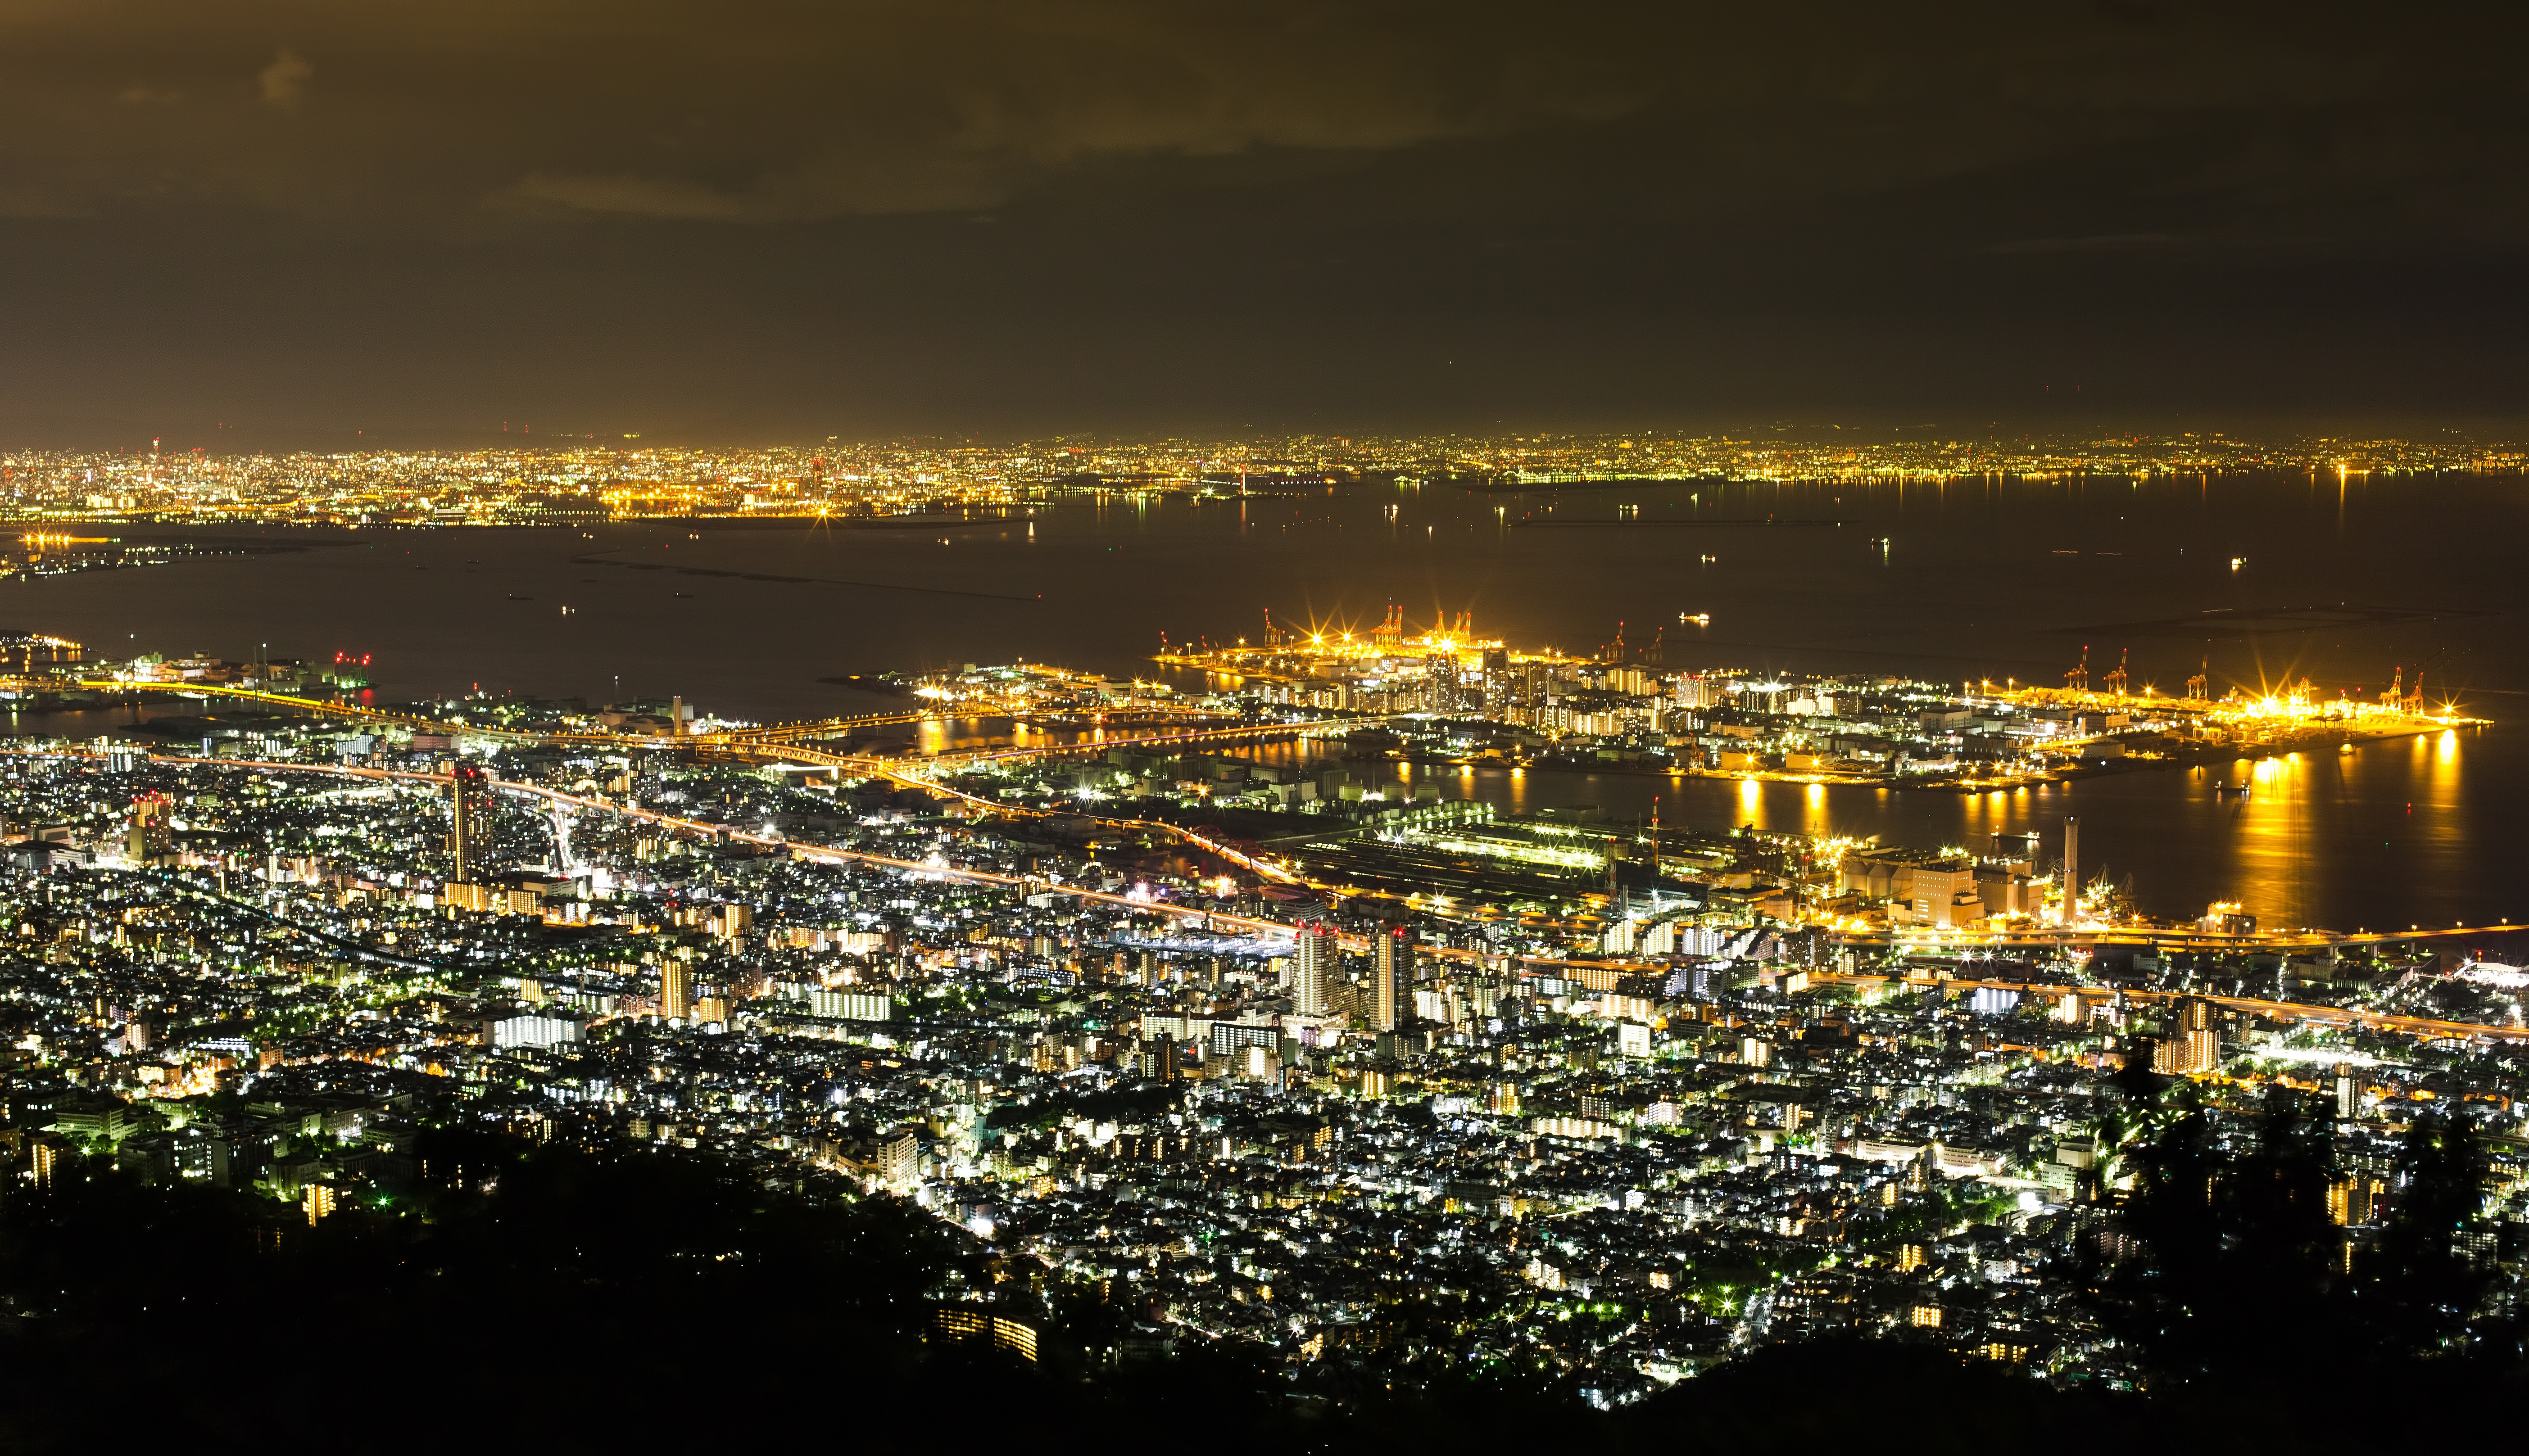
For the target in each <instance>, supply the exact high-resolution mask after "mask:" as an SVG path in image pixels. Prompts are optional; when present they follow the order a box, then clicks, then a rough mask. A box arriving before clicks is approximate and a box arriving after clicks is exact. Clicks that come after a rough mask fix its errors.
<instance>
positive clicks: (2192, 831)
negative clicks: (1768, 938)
mask: <svg viewBox="0 0 2529 1456" xmlns="http://www.w3.org/2000/svg"><path fill="white" fill-rule="evenodd" d="M2495 731H2497V730H2495V729H2472V730H2468V731H2463V732H2462V731H2451V732H2445V733H2441V734H2437V735H2433V736H2428V737H2417V738H2412V739H2406V740H2391V741H2387V742H2377V743H2371V744H2368V745H2364V746H2360V747H2357V748H2356V749H2355V750H2354V751H2352V752H2350V753H2338V752H2333V751H2314V752H2302V753H2297V754H2288V755H2282V756H2278V757H2273V758H2266V759H2240V760H2234V761H2233V762H2231V763H2227V764H2221V763H2217V764H2210V765H2206V766H2204V767H2202V768H2200V769H2173V770H2166V771H2151V770H2142V771H2135V772H2130V773H2125V774H2118V775H2113V776H2108V777H2102V778H2096V779H2084V780H2077V781H2074V782H2072V783H2063V784H2045V785H2040V786H2035V787H2022V788H2014V789H2009V790H1996V791H1992V792H1986V793H1972V794H1958V793H1947V792H1935V791H1928V790H1899V789H1889V788H1881V787H1876V786H1869V785H1858V784H1818V783H1790V782H1761V781H1757V780H1752V779H1722V778H1700V777H1696V778H1689V777H1683V776H1675V775H1666V776H1662V775H1635V774H1615V773H1585V772H1574V771H1559V770H1547V769H1531V770H1527V771H1524V772H1519V771H1505V770H1497V769H1480V768H1458V769H1448V768H1433V767H1427V766H1426V767H1422V768H1416V767H1414V766H1411V765H1375V764H1369V765H1366V764H1347V765H1345V767H1347V768H1349V769H1350V770H1351V771H1352V772H1353V774H1354V776H1355V778H1356V779H1357V780H1363V781H1366V782H1369V783H1371V784H1372V786H1378V785H1383V784H1397V785H1404V784H1407V783H1412V782H1429V783H1437V784H1438V785H1439V786H1440V791H1441V793H1442V795H1443V796H1444V797H1452V798H1479V799H1484V800H1487V801H1489V802H1491V803H1492V804H1493V805H1495V807H1496V808H1497V809H1498V810H1499V811H1500V812H1503V813H1510V814H1519V813H1531V812H1534V811H1536V810H1539V809H1545V808H1564V807H1569V806H1576V805H1585V804H1587V805H1596V806H1598V807H1599V808H1601V809H1603V810H1604V811H1605V822H1606V823H1609V824H1611V825H1625V826H1630V825H1634V824H1640V823H1647V822H1648V820H1649V817H1650V814H1651V808H1652V805H1653V804H1655V803H1656V804H1657V805H1658V810H1659V819H1660V823H1661V824H1662V825H1663V826H1666V827H1669V828H1691V829H1695V830H1700V831H1706V832H1715V833H1719V832H1727V831H1729V830H1731V829H1733V828H1736V827H1738V826H1741V825H1751V826H1753V827H1755V828H1757V829H1759V830H1767V831H1791V832H1801V833H1807V834H1814V835H1828V834H1833V835H1841V836H1851V837H1855V838H1862V837H1867V836H1874V835H1875V836H1879V837H1880V838H1881V840H1882V841H1883V842H1887V843H1893V844H1907V845H1912V846H1916V847H1921V848H1940V847H1944V846H1957V847H1961V848H1964V849H1967V850H1970V851H1973V852H1978V853H1988V852H1992V851H1993V850H1994V848H1995V844H1994V840H1995V836H2001V835H2019V834H2025V833H2028V832H2031V831H2034V832H2035V833H2036V834H2037V835H2038V836H2039V845H2040V849H2039V857H2040V859H2041V860H2042V861H2044V862H2046V863H2047V864H2048V865H2049V866H2050V867H2052V866H2053V865H2055V864H2057V863H2058V862H2060V860H2061V857H2062V853H2063V824H2064V818H2065V816H2066V815H2067V814H2077V815H2079V816H2080V819H2081V863H2082V875H2083V878H2084V879H2095V878H2096V877H2097V876H2099V875H2101V874H2105V875H2107V876H2108V877H2109V879H2110V880H2111V882H2113V883H2117V884H2123V883H2125V881H2126V880H2127V878H2128V877H2130V879H2131V881H2132V885H2133V891H2134V894H2135V897H2136V899H2137V900H2138V902H2139V903H2140V904H2141V906H2142V907H2143V908H2144V909H2145V910H2146V911H2147V912H2149V913H2153V914H2157V915H2164V916H2172V917H2176V916H2189V917H2191V916H2194V915H2196V914H2200V913H2201V912H2202V911H2203V909H2204V906H2205V904H2206V903H2208V902H2210V901H2213V900H2217V899H2231V900H2236V901H2238V902H2239V903H2240V904H2242V905H2243V906H2244V907H2245V908H2246V909H2247V910H2248V912H2249V913H2250V914H2253V915H2256V916H2257V917H2259V920H2260V923H2262V924H2266V925H2301V924H2309V925H2320V926H2326V927H2329V928H2334V929H2353V928H2356V927H2363V926H2368V927H2371V928H2375V929H2376V928H2380V927H2383V926H2387V925H2390V924H2392V923H2393V922H2394V924H2396V925H2398V926H2403V925H2406V924H2408V923H2423V924H2426V925H2431V924H2436V923H2438V924H2442V925H2449V924H2457V923H2466V924H2471V925H2477V924H2492V923H2494V922H2496V921H2498V920H2502V919H2505V918H2508V919H2510V920H2512V921H2514V922H2517V921H2519V920H2520V919H2521V918H2522V917H2523V915H2524V914H2529V886H2524V885H2523V883H2522V876H2521V875H2520V874H2519V873H2518V872H2517V870H2516V869H2510V868H2508V867H2505V869H2504V870H2503V871H2502V873H2498V874H2494V875H2488V874H2486V873H2485V871H2486V870H2487V869H2488V867H2487V866H2485V865H2483V864H2480V863H2477V862H2475V861H2474V860H2473V859H2472V858H2471V855H2470V852H2469V847H2468V846H2469V845H2471V844H2473V843H2479V842H2484V840H2485V838H2486V836H2499V835H2500V834H2501V833H2502V829H2501V828H2500V827H2499V826H2498V825H2497V824H2495V823H2493V822H2492V821H2493V819H2494V816H2495V814H2496V812H2497V811H2496V809H2495V807H2494V806H2492V805H2489V804H2487V803H2485V802H2483V799H2484V797H2485V796H2483V795H2479V796H2478V799H2477V801H2471V799H2470V798H2469V796H2468V795H2467V794H2466V793H2465V792H2464V791H2463V789H2462V783H2463V771H2464V769H2465V766H2466V763H2467V759H2468V755H2469V752H2470V750H2471V748H2473V747H2476V746H2480V745H2482V746H2485V747H2487V748H2489V749H2491V748H2492V747H2493V746H2494V745H2493V744H2492V743H2490V742H2489V741H2488V739H2489V738H2490V736H2491V734H2492V733H2493V732H2495ZM1313 751H1314V750H1306V749H1301V748H1298V747H1295V746H1294V745H1288V744H1280V745H1274V746H1272V747H1268V748H1262V749H1252V750H1248V751H1247V754H1246V755H1245V756H1248V757H1252V758H1257V759H1259V760H1261V761H1264V762H1274V763H1283V764H1297V763H1299V762H1302V759H1301V757H1300V755H1302V754H1303V753H1307V752H1313ZM2505 761H2507V760H2505ZM2242 782H2247V783H2253V784H2254V786H2255V787H2254V792H2253V793H2251V794H2249V795H2247V796H2245V797H2242V796H2240V795H2238V794H2237V793H2235V792H2231V793H2225V792H2221V791H2220V789H2221V788H2222V786H2223V785H2231V786H2232V787H2233V788H2235V786H2236V785H2238V784H2240V783H2242ZM2410 805H2411V808H2410V807H2409V806H2410ZM2317 846H2324V849H2323V851H2322V849H2320V848H2319V847H2317ZM2515 902H2516V903H2515Z"/></svg>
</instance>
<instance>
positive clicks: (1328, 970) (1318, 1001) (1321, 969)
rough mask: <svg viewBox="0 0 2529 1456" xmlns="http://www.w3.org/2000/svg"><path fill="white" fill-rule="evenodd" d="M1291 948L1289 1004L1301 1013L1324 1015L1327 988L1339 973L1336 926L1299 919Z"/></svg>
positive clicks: (1339, 961) (1340, 970)
mask: <svg viewBox="0 0 2529 1456" xmlns="http://www.w3.org/2000/svg"><path fill="white" fill-rule="evenodd" d="M1291 951H1292V953H1291V1002H1292V1005H1293V1007H1294V1008H1295V1009H1296V1010H1298V1012H1299V1013H1300V1014H1301V1015H1303V1016H1323V1015H1324V1014H1326V992H1327V989H1328V988H1329V986H1330V985H1331V984H1332V983H1333V980H1334V978H1335V977H1336V976H1337V975H1339V974H1341V973H1342V960H1341V954H1342V952H1341V949H1340V946H1339V943H1338V942H1337V941H1336V939H1335V928H1334V927H1333V926H1331V925H1319V924H1316V923H1314V922H1309V921H1303V922H1301V925H1300V933H1299V940H1298V942H1297V943H1296V944H1294V945H1293V946H1292V947H1291Z"/></svg>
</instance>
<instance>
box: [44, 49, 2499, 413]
mask: <svg viewBox="0 0 2529 1456" xmlns="http://www.w3.org/2000/svg"><path fill="white" fill-rule="evenodd" d="M2521 28H2522V26H2521V23H2520V22H2518V21H2516V20H2515V19H2513V18H2512V17H2511V15H2510V14H2509V13H2507V12H2502V11H2494V10H2491V9H2488V10H2484V11H2468V12H2460V11H2454V10H2448V9H2436V8H2428V7H2381V6H2367V7H2363V6H2349V5H2315V6H2313V5H2295V6H2286V5H2190V6H2166V7H2152V6H2144V5H2134V4H2119V5H2100V6H2087V5H2078V4H2054V5H2046V4H2037V5H2031V4H2024V3H2019V4H1981V5H1979V4H1967V5H1958V6H1945V7H1891V6H1885V5H1862V4H1848V3H1838V4H1806V5H1802V4H1789V5H1781V6H1747V5H1734V6H1680V5H1660V6H1649V5H1643V6H1571V7H1544V6H1534V5H1528V6H1509V5H1495V4H1485V3H1460V4H1452V5H1439V4H1416V5H1380V4H1325V3H1311V0H1291V3H1284V4H1271V5H1267V4H1217V5H1183V4H1158V3H1148V4H1145V3H1123V0H1108V3H1087V0H1031V3H1008V4H1000V3H976V0H965V3H958V0H948V3H910V0H906V3H883V4H882V3H839V4H837V3H828V4H807V3H796V4H789V3H764V0H738V3H725V4H721V5H715V6H709V7H702V6H692V5H684V4H669V3H665V0H608V3H600V0H564V3H534V0H511V3H501V4H495V3H487V0H449V3H442V4H435V5H429V6H423V5H417V4H407V3H383V0H382V3H364V4H358V5H344V4H340V3H331V0H328V3H304V4H288V3H257V0H240V3H233V4H228V5H222V6H216V7H206V6H199V5H184V4H176V3H170V0H125V3H117V0H91V3H59V0H57V3H39V0H30V3H27V4H21V5H17V6H13V7H9V8H8V9H7V10H6V11H5V12H0V244H5V245H6V246H8V247H9V248H10V249H11V251H12V253H13V254H14V257H15V261H16V262H17V264H18V266H17V267H15V268H13V269H12V270H11V273H10V275H8V276H9V277H10V278H11V279H13V280H14V282H9V283H0V290H6V291H7V292H0V306H8V307H9V308H10V309H11V316H12V317H13V319H14V320H16V324H17V326H16V327H15V328H13V330H12V331H11V334H10V336H9V338H8V339H7V340H6V341H0V383H10V384H12V385H13V386H15V396H14V397H15V398H16V400H17V401H18V404H16V405H15V406H14V407H15V408H16V409H17V410H18V411H19V415H18V418H17V420H16V421H15V423H14V424H11V425H10V428H12V429H14V430H16V431H17V432H19V433H22V434H23V433H27V432H29V431H34V432H41V431H42V430H44V429H51V428H56V427H58V428H62V429H72V428H75V427H74V426H73V425H71V424H68V423H59V422H67V421H75V420H82V419H85V420H99V419H102V420H131V419H137V418H142V417H156V416H158V415H161V414H167V413H174V414H178V415H181V416H183V417H185V418H187V419H192V418H195V417H199V416H214V417H216V416H222V415H226V414H229V413H237V414H241V415H245V416H250V417H252V418H254V419H257V420H262V421H267V422H269V427H270V428H272V429H274V430H276V431H282V430H288V429H310V430H332V429H336V428H337V427H348V426H350V422H351V420H352V419H353V418H354V417H355V416H356V417H364V418H367V419H370V420H373V421H378V422H379V423H380V424H382V425H386V426H389V427H391V428H399V429H404V430H409V431H414V432H420V433H428V432H430V431H433V430H453V429H457V428H458V427H459V426H460V425H461V424H462V423H463V422H465V421H468V420H470V419H472V418H474V417H476V416H484V415H488V416H491V417H495V418H497V417H498V416H499V415H501V414H504V413H514V412H516V409H519V408H526V407H530V406H532V407H535V408H537V409H538V410H539V412H545V413H547V414H548V415H549V417H554V418H556V420H557V424H558V425H559V424H560V423H562V422H563V420H564V419H565V418H567V419H584V420H587V421H589V422H590V423H592V424H595V423H599V422H601V419H602V418H603V419H604V420H606V421H611V420H612V419H613V418H614V417H615V416H617V415H622V414H630V415H637V416H639V417H641V418H643V419H645V420H648V421H651V422H652V423H653V424H654V425H656V426H658V427H661V428H684V429H690V430H695V431H705V432H708V431H712V430H742V431H758V430H794V431H803V432H804V431H806V430H810V429H814V430H816V431H817V432H818V433H826V432H831V430H832V429H833V428H834V427H836V426H841V427H844V428H887V427H891V426H893V425H894V424H896V423H899V422H901V423H905V424H914V423H924V424H936V423H941V422H955V423H960V424H968V425H972V426H975V427H980V428H987V429H995V428H1013V429H1015V428H1027V427H1032V426H1033V425H1035V424H1037V423H1040V422H1042V421H1045V420H1049V419H1060V418H1082V417H1086V418H1089V419H1091V420H1094V421H1102V422H1111V423H1114V424H1116V425H1119V426H1130V427H1166V426H1167V425H1169V424H1171V423H1177V422H1182V423H1185V424H1187V425H1188V426H1189V427H1191V426H1193V425H1196V424H1216V423H1223V422H1229V423H1236V422H1244V421H1245V420H1246V419H1247V418H1248V417H1249V416H1250V415H1252V414H1255V413H1260V412H1261V413H1264V414H1265V415H1267V416H1268V417H1269V418H1271V419H1273V420H1275V421H1277V422H1290V421H1292V420H1300V419H1319V420H1323V419H1334V420H1340V421H1342V422H1345V423H1347V424H1348V425H1351V426H1352V427H1356V428H1366V427H1369V426H1371V425H1373V424H1379V423H1394V424H1398V425H1408V424H1426V423H1440V422H1451V421H1469V422H1473V421H1479V420H1482V421H1488V420H1490V419H1492V418H1496V417H1511V416H1513V415H1517V416H1524V417H1526V418H1528V419H1530V420H1532V421H1535V422H1549V421H1550V420H1552V419H1560V418H1577V417H1578V416H1580V415H1582V414H1585V413H1588V412H1591V411H1596V412H1597V413H1599V414H1601V415H1603V416H1608V417H1616V416H1629V415H1630V416H1640V415H1642V414H1645V413H1658V414H1662V415H1667V416H1680V415H1686V414H1693V413H1696V412H1698V411H1703V412H1710V411H1727V410H1730V409H1738V408H1752V407H1767V406H1770V405H1771V404H1803V405H1810V404H1822V403H1835V404H1851V405H1854V406H1856V407H1874V406H1884V407H1886V408H1890V409H1901V408H1914V407H1917V406H1923V405H1931V406H1939V407H1944V408H1949V407H1955V408H1957V409H1960V410H1962V411H1969V412H1973V411H1993V410H1998V409H2004V408H2008V407H2012V406H2013V405H2014V404H2015V403H2016V402H2018V403H2024V402H2025V401H2026V400H2027V399H2028V398H2030V397H2038V398H2051V392H2050V391H2048V390H2047V388H2046V386H2047V385H2048V384H2050V383H2052V382H2055V381H2056V380H2058V379H2060V378H2063V377H2066V376H2068V375H2069V376H2072V377H2075V378H2076V380H2077V381H2079V382H2085V384H2086V386H2087V387H2086V388H2085V390H2084V391H2083V392H2082V394H2081V398H2083V399H2084V400H2091V399H2100V400H2105V401H2109V402H2112V403H2113V402H2123V404H2124V405H2125V406H2127V407H2131V408H2136V409H2143V408H2161V409H2165V408H2171V407H2177V406H2179V405H2180V404H2201V405H2202V406H2203V407H2207V408H2230V409H2256V410H2289V409H2295V408H2325V409H2333V408H2342V407H2351V406H2356V405H2363V404H2370V405H2376V406H2378V407H2383V408H2397V409H2412V408H2431V407H2439V406H2440V405H2441V404H2443V403H2445V402H2448V404H2449V405H2450V407H2466V408H2469V409H2474V410H2486V409H2496V410H2508V409H2511V408H2513V407H2515V406H2514V404H2512V401H2513V400H2514V398H2515V397H2516V395H2517V392H2518V391H2519V389H2520V388H2521V387H2522V385H2523V383H2524V381H2523V379H2522V377H2521V371H2520V366H2519V365H2518V364H2517V363H2516V362H2514V361H2513V360H2512V357H2511V354H2512V351H2511V350H2510V349H2509V347H2508V345H2507V343H2502V342H2500V341H2503V340H2505V339H2506V338H2507V335H2508V331H2509V330H2510V329H2511V328H2512V327H2514V326H2515V325H2516V323H2517V321H2518V312H2519V304H2520V297H2519V295H2520V290H2519V287H2518V285H2517V284H2516V283H2514V282H2512V280H2513V279H2514V278H2516V277H2517V276H2518V270H2517V263H2518V261H2519V254H2520V252H2521V251H2522V248H2523V245H2524V243H2529V178H2524V175H2523V168H2522V167H2521V165H2520V163H2519V161H2518V158H2519V157H2520V156H2522V155H2524V154H2529V152H2524V144H2529V121H2524V117H2529V111H2524V110H2523V108H2522V105H2521V103H2522V101H2523V100H2524V99H2529V98H2524V97H2523V95H2522V91H2523V89H2524V82H2523V81H2522V80H2521V79H2520V76H2519V74H2518V70H2517V67H2516V66H2515V65H2514V64H2513V60H2512V58H2513V57H2516V55H2517V54H2519V41H2520V40H2521V38H2522V36H2521V34H2520V33H2519V32H2520V30H2521ZM977 218H989V219H991V220H992V221H993V222H994V223H995V226H994V227H990V228H978V227H976V226H975V225H974V220H975V219H977ZM2313 337H2324V338H2328V339H2331V340H2336V341H2339V342H2340V343H2341V345H2342V347H2344V348H2345V349H2346V350H2347V351H2349V352H2350V354H2351V355H2352V357H2351V358H2350V359H2347V360H2340V361H2337V362H2336V363H2335V365H2334V367H2333V368H2332V369H2331V370H2328V371H2326V372H2321V370H2320V368H2319V364H2318V362H2317V360H2316V358H2315V356H2314V355H2313V354H2312V352H2311V351H2310V349H2309V347H2308V344H2309V340H2310V339H2311V338H2313ZM2180 341H2183V342H2184V344H2185V346H2186V350H2187V352H2186V354H2185V358H2186V359H2188V360H2192V362H2176V363H2173V361H2172V360H2171V359H2170V358H2169V357H2167V351H2169V350H2170V348H2171V346H2172V345H2173V344H2176V343H2178V342H2180ZM1453 359H1454V360H1458V361H1459V362H1456V363H1450V362H1445V361H1447V360H1453ZM882 361H883V362H882ZM1453 371H1454V372H1453ZM2453 390H2455V391H2456V392H2457V394H2456V395H2453V394H2452V393H2451V392H2452V391H2453ZM2366 392H2367V393H2366ZM2461 397H2463V398H2461ZM512 406H513V407H512ZM44 421H54V422H57V423H56V424H45V423H43V422H44ZM213 422H214V423H217V422H219V421H218V420H217V419H216V418H214V421H213ZM76 428H86V426H76Z"/></svg>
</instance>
